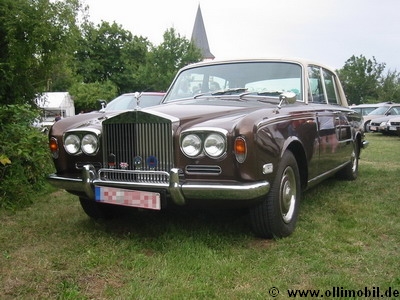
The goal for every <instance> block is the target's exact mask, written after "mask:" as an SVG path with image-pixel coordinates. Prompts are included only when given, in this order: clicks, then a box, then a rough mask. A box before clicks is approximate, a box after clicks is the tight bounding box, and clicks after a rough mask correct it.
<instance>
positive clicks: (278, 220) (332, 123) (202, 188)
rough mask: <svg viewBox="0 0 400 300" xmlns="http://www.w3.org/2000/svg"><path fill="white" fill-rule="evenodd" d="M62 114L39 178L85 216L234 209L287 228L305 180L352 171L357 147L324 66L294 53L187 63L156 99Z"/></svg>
mask: <svg viewBox="0 0 400 300" xmlns="http://www.w3.org/2000/svg"><path fill="white" fill-rule="evenodd" d="M71 120H73V119H72V118H69V119H68V121H67V122H63V121H61V122H57V123H56V124H55V125H54V126H53V127H52V129H51V132H50V149H51V151H52V155H53V158H54V163H55V167H56V170H57V171H56V173H55V174H52V175H50V176H49V180H50V182H51V183H53V184H54V185H55V186H56V187H59V188H63V189H66V190H67V191H68V192H70V193H73V194H75V195H77V196H79V199H80V203H81V205H82V207H83V209H84V211H85V212H86V213H87V214H88V215H89V216H90V217H92V218H103V217H110V216H111V215H113V214H115V211H114V210H113V209H111V208H113V206H116V205H119V206H129V207H136V208H145V209H155V210H160V209H162V210H163V209H168V208H170V207H176V206H181V207H207V208H217V207H223V208H246V209H248V210H249V214H250V220H251V224H252V227H253V229H254V232H255V233H256V234H257V235H259V236H261V237H265V238H272V237H275V238H279V237H284V236H288V235H290V234H291V233H292V232H293V231H294V229H295V225H296V221H297V218H298V214H299V203H300V198H301V192H302V191H304V190H305V189H307V188H310V187H312V186H314V185H316V184H317V183H318V182H320V181H321V180H323V179H325V178H327V177H329V176H333V175H335V174H337V175H340V176H341V177H342V178H344V179H348V180H354V179H355V178H356V177H357V174H358V161H359V156H360V150H361V148H363V147H364V146H366V145H367V142H366V141H364V139H363V131H362V130H361V128H360V126H361V116H360V115H359V114H358V113H356V112H354V111H353V110H351V109H349V108H348V104H347V100H346V98H345V95H344V92H343V89H342V87H341V85H340V82H339V79H338V78H337V76H336V75H335V73H334V72H333V71H332V70H330V69H329V68H326V67H323V66H321V65H319V64H316V63H310V62H307V61H301V60H282V59H278V60H273V59H271V60H268V59H266V60H240V61H223V62H217V61H213V62H203V63H199V64H194V65H189V66H187V67H185V68H183V69H181V70H180V71H179V72H178V74H177V76H176V77H175V79H174V81H173V83H172V85H171V87H170V88H169V90H168V91H167V93H166V95H165V97H164V99H163V104H162V105H158V106H153V107H149V108H145V109H139V108H137V109H133V110H128V111H124V112H119V113H115V112H114V113H106V112H105V113H96V114H91V115H89V116H87V117H82V118H81V119H79V118H78V119H75V122H71ZM332 200H334V199H332ZM113 216H114V217H115V215H113Z"/></svg>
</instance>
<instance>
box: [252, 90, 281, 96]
mask: <svg viewBox="0 0 400 300" xmlns="http://www.w3.org/2000/svg"><path fill="white" fill-rule="evenodd" d="M282 93H283V91H265V92H258V93H257V95H259V96H271V97H279V96H280V95H281V94H282Z"/></svg>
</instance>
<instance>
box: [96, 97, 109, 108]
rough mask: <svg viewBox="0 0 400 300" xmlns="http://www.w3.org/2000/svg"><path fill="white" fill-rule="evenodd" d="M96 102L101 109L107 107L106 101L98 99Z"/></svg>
mask: <svg viewBox="0 0 400 300" xmlns="http://www.w3.org/2000/svg"><path fill="white" fill-rule="evenodd" d="M97 101H98V102H99V103H100V105H101V109H105V108H106V106H107V101H106V100H102V99H100V100H97Z"/></svg>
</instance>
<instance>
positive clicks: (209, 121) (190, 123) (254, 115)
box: [51, 98, 307, 135]
mask: <svg viewBox="0 0 400 300" xmlns="http://www.w3.org/2000/svg"><path fill="white" fill-rule="evenodd" d="M277 105H278V101H277V100H276V101H275V100H272V101H270V103H268V102H260V101H255V100H250V101H244V100H239V99H238V98H229V99H220V98H205V99H192V100H187V101H179V102H173V103H167V104H162V105H158V106H152V107H148V108H144V109H142V110H140V111H141V112H143V113H149V114H154V115H158V116H162V117H164V118H168V119H170V120H171V121H173V122H178V123H177V124H179V125H178V126H183V125H184V127H185V128H188V127H193V128H195V127H220V128H226V129H229V128H232V127H234V126H235V125H236V124H237V123H238V122H246V120H250V119H251V122H252V123H254V122H255V123H257V120H265V119H267V118H273V117H277V116H281V117H282V116H283V115H285V113H284V111H285V110H286V108H287V107H290V111H292V113H293V112H294V111H295V110H296V109H294V107H295V106H301V108H300V110H302V111H304V109H307V106H304V105H301V104H299V103H298V104H293V105H289V106H286V105H283V106H282V109H281V112H280V113H279V114H276V113H275V111H276V109H277ZM134 112H135V111H133V110H131V111H124V112H121V111H119V112H118V111H113V112H92V113H86V114H81V115H76V116H73V117H69V118H65V119H62V120H60V121H58V122H56V123H55V124H54V125H53V127H52V132H51V134H53V135H62V134H63V133H64V132H66V131H68V130H72V129H82V130H85V129H90V128H96V129H101V126H102V122H103V121H104V120H106V119H112V118H113V117H116V116H121V115H123V114H125V113H134ZM182 129H184V128H182Z"/></svg>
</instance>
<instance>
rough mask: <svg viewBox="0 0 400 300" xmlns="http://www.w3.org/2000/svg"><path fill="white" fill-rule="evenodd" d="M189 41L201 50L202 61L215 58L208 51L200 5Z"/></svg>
mask: <svg viewBox="0 0 400 300" xmlns="http://www.w3.org/2000/svg"><path fill="white" fill-rule="evenodd" d="M191 40H192V41H193V42H194V44H195V45H196V46H197V47H198V48H199V49H200V50H201V54H202V55H203V59H214V58H215V56H214V55H213V54H212V53H211V51H210V46H209V45H208V39H207V34H206V29H205V27H204V21H203V16H202V14H201V9H200V4H199V7H198V9H197V14H196V20H195V21H194V26H193V32H192V38H191Z"/></svg>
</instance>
